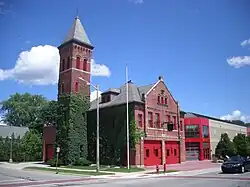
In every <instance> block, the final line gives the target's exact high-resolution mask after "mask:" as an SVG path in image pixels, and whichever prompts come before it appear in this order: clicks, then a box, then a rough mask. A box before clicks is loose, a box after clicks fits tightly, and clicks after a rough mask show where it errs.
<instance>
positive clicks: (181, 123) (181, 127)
mask: <svg viewBox="0 0 250 187" xmlns="http://www.w3.org/2000/svg"><path fill="white" fill-rule="evenodd" d="M180 130H181V131H183V121H182V120H180Z"/></svg>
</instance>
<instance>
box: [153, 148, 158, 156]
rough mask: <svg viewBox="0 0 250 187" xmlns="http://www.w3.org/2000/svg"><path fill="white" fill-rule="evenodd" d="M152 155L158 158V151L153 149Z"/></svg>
mask: <svg viewBox="0 0 250 187" xmlns="http://www.w3.org/2000/svg"><path fill="white" fill-rule="evenodd" d="M154 154H155V156H156V157H158V156H159V153H158V149H154Z"/></svg>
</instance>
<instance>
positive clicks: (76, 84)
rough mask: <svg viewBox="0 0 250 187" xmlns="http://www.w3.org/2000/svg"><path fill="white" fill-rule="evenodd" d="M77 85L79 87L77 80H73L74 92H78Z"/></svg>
mask: <svg viewBox="0 0 250 187" xmlns="http://www.w3.org/2000/svg"><path fill="white" fill-rule="evenodd" d="M78 87H79V85H78V82H75V92H78Z"/></svg>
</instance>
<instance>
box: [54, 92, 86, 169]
mask: <svg viewBox="0 0 250 187" xmlns="http://www.w3.org/2000/svg"><path fill="white" fill-rule="evenodd" d="M89 106H90V102H89V97H87V96H83V95H81V94H77V93H74V94H62V95H60V96H59V97H58V120H57V127H56V128H57V138H56V146H59V147H60V159H61V160H62V162H63V164H74V163H75V162H76V161H77V160H79V159H80V158H82V159H86V158H87V156H88V149H87V146H88V143H87V111H88V109H89Z"/></svg>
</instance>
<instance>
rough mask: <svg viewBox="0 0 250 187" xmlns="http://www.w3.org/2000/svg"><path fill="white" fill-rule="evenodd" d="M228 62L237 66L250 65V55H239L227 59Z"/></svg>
mask: <svg viewBox="0 0 250 187" xmlns="http://www.w3.org/2000/svg"><path fill="white" fill-rule="evenodd" d="M227 63H228V64H229V65H230V66H233V67H235V68H240V67H243V66H246V65H250V56H237V57H232V58H228V59H227Z"/></svg>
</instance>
